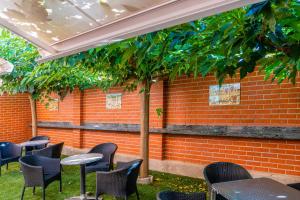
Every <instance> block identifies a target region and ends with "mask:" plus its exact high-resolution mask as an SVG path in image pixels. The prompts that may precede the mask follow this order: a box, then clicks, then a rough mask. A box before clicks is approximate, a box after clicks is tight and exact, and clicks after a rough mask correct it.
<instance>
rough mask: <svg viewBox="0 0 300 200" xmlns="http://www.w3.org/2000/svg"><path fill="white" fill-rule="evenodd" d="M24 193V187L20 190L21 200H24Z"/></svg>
mask: <svg viewBox="0 0 300 200" xmlns="http://www.w3.org/2000/svg"><path fill="white" fill-rule="evenodd" d="M24 193H25V186H24V187H23V190H22V195H21V200H23V198H24Z"/></svg>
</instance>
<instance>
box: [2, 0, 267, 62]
mask: <svg viewBox="0 0 300 200" xmlns="http://www.w3.org/2000/svg"><path fill="white" fill-rule="evenodd" d="M261 1H262V0H1V1H0V25H2V26H4V27H6V28H7V29H9V30H11V31H12V32H14V33H16V34H18V35H20V36H22V37H23V38H25V39H27V40H28V41H30V42H32V43H33V44H35V45H37V46H38V47H40V48H41V50H40V53H41V55H42V58H41V60H40V61H41V62H45V61H48V60H52V59H56V58H60V57H64V56H67V55H71V54H74V53H78V52H81V51H84V50H87V49H90V48H93V47H97V46H101V45H105V44H109V43H112V42H115V41H120V40H124V39H127V38H130V37H134V36H137V35H141V34H145V33H148V32H152V31H156V30H161V29H163V28H167V27H171V26H174V25H177V24H181V23H185V22H189V21H193V20H196V19H200V18H203V17H207V16H210V15H214V14H217V13H221V12H224V11H228V10H232V9H235V8H238V7H242V6H245V5H248V4H253V3H257V2H261Z"/></svg>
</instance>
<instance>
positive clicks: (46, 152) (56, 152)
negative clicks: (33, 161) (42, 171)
mask: <svg viewBox="0 0 300 200" xmlns="http://www.w3.org/2000/svg"><path fill="white" fill-rule="evenodd" d="M63 146H64V143H63V142H62V143H58V144H54V145H51V146H48V147H46V148H44V149H40V150H33V151H32V154H33V155H37V156H45V157H48V158H60V157H61V152H62V149H63Z"/></svg>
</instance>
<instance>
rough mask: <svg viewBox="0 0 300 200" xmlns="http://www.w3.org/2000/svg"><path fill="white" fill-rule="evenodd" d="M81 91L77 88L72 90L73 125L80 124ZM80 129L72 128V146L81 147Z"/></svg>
mask: <svg viewBox="0 0 300 200" xmlns="http://www.w3.org/2000/svg"><path fill="white" fill-rule="evenodd" d="M82 95H83V94H82V92H81V91H80V90H79V89H75V90H74V91H73V113H72V123H73V125H75V126H80V125H81V121H82ZM82 137H83V136H82V131H81V130H80V129H73V147H75V148H82V145H83V141H82V139H83V138H82Z"/></svg>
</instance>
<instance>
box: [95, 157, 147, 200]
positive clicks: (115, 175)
mask: <svg viewBox="0 0 300 200" xmlns="http://www.w3.org/2000/svg"><path fill="white" fill-rule="evenodd" d="M142 162H143V160H140V159H138V160H134V161H131V162H128V163H120V162H119V163H117V167H116V170H114V171H110V172H97V173H96V200H98V198H99V196H100V195H103V194H108V195H112V196H114V197H120V198H125V200H127V199H128V196H130V195H131V194H134V193H135V194H136V196H137V199H138V200H139V193H138V189H137V178H138V174H139V171H140V166H141V164H142Z"/></svg>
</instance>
